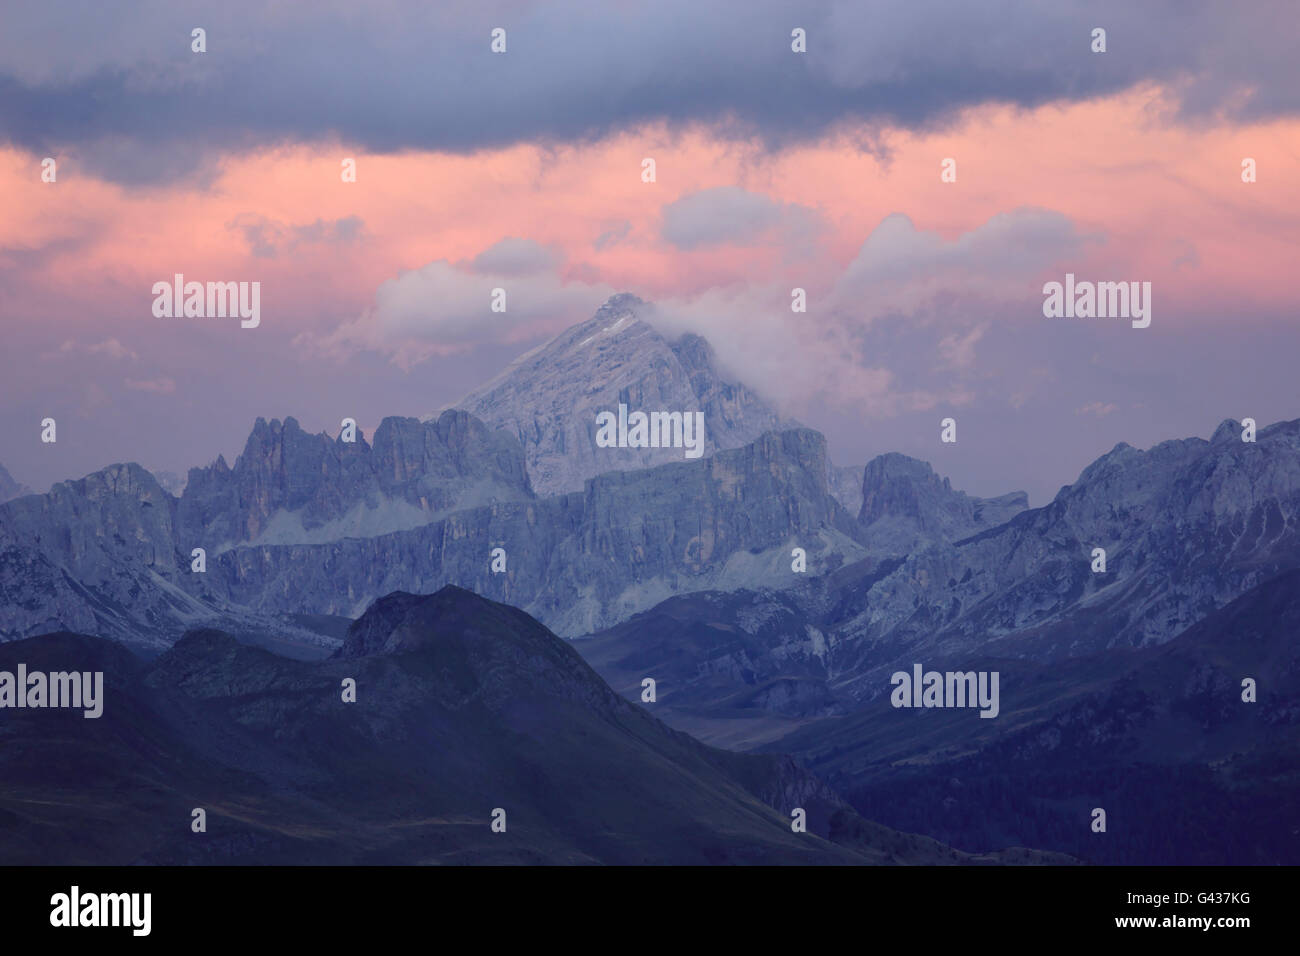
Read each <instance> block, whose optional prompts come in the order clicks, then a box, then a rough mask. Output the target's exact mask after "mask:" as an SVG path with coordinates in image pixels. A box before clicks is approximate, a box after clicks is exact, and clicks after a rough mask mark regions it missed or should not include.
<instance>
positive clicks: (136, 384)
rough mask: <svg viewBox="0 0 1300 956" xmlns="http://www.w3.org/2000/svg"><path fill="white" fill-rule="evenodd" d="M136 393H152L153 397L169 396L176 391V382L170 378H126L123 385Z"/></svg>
mask: <svg viewBox="0 0 1300 956" xmlns="http://www.w3.org/2000/svg"><path fill="white" fill-rule="evenodd" d="M123 384H125V385H126V387H127V388H129V389H131V390H132V391H136V392H153V393H154V394H155V395H170V394H172V393H173V392H175V391H176V382H175V381H174V380H173V379H170V378H148V379H135V378H128V379H126V380H125V382H124V383H123Z"/></svg>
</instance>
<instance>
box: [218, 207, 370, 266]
mask: <svg viewBox="0 0 1300 956" xmlns="http://www.w3.org/2000/svg"><path fill="white" fill-rule="evenodd" d="M226 228H227V229H234V230H236V231H238V232H241V233H243V235H244V241H245V242H247V243H248V251H249V252H251V253H252V254H253V256H254V257H255V258H258V259H274V258H276V257H277V256H279V255H280V253H282V252H292V251H293V250H295V249H297V248H299V247H300V246H304V245H312V244H316V243H331V244H347V243H351V242H355V241H357V240H358V239H359V238H361V237H362V235H363V234H364V232H365V223H364V222H363V221H362V220H361V218H360V217H359V216H344V217H342V218H340V219H335V220H333V221H331V222H326V221H325V220H323V219H317V220H316V221H315V222H309V223H305V224H303V225H298V226H294V225H289V224H288V223H283V222H278V221H276V220H274V219H268V218H266V217H265V216H258V215H255V214H253V213H242V214H240V215H238V216H236V217H235V218H234V219H232V220H231V221H230V222H228V223H226Z"/></svg>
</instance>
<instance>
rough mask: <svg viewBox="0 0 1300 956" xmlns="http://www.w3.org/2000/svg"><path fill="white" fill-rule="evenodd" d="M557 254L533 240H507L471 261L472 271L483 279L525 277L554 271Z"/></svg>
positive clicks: (485, 250)
mask: <svg viewBox="0 0 1300 956" xmlns="http://www.w3.org/2000/svg"><path fill="white" fill-rule="evenodd" d="M560 259H561V257H560V254H559V253H558V252H556V251H555V250H553V249H549V248H547V247H546V246H544V245H542V244H541V243H540V242H534V241H533V240H532V239H515V238H512V237H507V238H505V239H502V240H501V241H500V242H497V243H494V244H493V245H491V246H489V247H488V248H486V249H484V250H483V251H482V252H480V253H479V254H478V255H477V256H475V257H474V262H473V264H472V267H473V269H474V271H475V272H478V273H481V274H483V275H498V276H526V275H536V274H537V273H539V272H545V271H547V270H548V269H554V268H555V267H556V266H557V265H559V263H560Z"/></svg>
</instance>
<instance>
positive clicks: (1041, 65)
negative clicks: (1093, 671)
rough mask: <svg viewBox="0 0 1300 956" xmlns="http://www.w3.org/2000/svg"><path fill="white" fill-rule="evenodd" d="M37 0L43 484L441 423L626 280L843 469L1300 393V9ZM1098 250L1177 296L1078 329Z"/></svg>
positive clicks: (1007, 481)
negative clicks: (195, 288) (235, 289)
mask: <svg viewBox="0 0 1300 956" xmlns="http://www.w3.org/2000/svg"><path fill="white" fill-rule="evenodd" d="M0 16H3V21H4V23H3V27H4V28H3V30H0V196H3V204H2V205H0V329H2V330H3V335H4V348H3V352H2V353H0V355H2V357H0V436H2V437H3V443H2V444H0V463H3V464H4V465H5V466H6V467H7V468H8V469H9V471H10V472H11V473H12V474H13V476H14V477H15V478H16V479H17V480H19V481H20V482H24V483H26V484H28V485H29V486H31V487H33V488H36V489H37V490H44V489H45V488H48V486H49V485H50V483H51V482H54V481H59V480H63V479H67V478H72V477H79V476H81V475H84V474H86V473H88V472H90V471H94V470H96V469H98V468H101V467H103V466H105V465H107V464H110V463H112V462H117V461H138V462H140V463H141V464H143V465H145V466H146V467H150V468H153V469H163V470H171V471H176V472H181V473H183V472H184V471H185V470H186V469H188V468H189V467H191V466H196V465H202V464H206V463H208V462H210V461H212V460H213V459H215V457H216V456H217V454H218V453H221V454H224V455H225V456H226V458H227V461H233V459H234V457H235V456H236V455H237V454H238V452H239V451H240V449H241V448H242V447H243V443H244V441H245V439H246V437H247V435H248V432H249V430H250V429H251V427H252V424H253V421H254V420H255V419H256V418H257V417H259V416H261V417H265V418H268V419H269V418H273V417H276V418H283V417H285V416H288V415H292V416H294V417H296V418H297V419H298V420H299V422H300V423H301V424H302V425H303V427H305V428H308V429H309V430H312V431H320V430H326V431H329V432H330V433H331V434H335V433H337V431H338V428H339V422H340V421H341V419H343V418H344V417H352V418H355V419H356V420H357V421H358V422H359V423H360V424H361V426H362V428H363V429H364V430H365V431H366V432H367V433H370V432H372V431H373V428H374V426H375V425H376V424H378V422H379V421H380V419H382V418H383V417H384V416H386V415H424V414H427V413H429V412H430V411H432V410H434V409H437V408H440V407H442V406H445V405H447V404H450V403H453V402H455V401H456V400H457V399H458V398H460V397H461V396H462V395H464V394H465V393H467V392H468V391H470V390H471V389H473V388H474V387H475V386H477V385H479V384H481V383H482V382H483V381H485V380H486V379H488V378H490V377H491V376H492V375H494V374H496V373H497V372H498V371H500V369H501V368H503V367H504V366H505V365H506V364H507V363H508V362H509V361H510V360H511V359H512V358H514V357H515V356H517V355H518V354H520V353H522V352H523V351H525V350H527V349H529V348H532V347H534V346H536V345H538V344H540V343H541V342H544V341H545V340H546V339H548V338H549V337H551V336H553V335H555V334H557V333H559V332H560V331H562V330H563V329H565V328H567V327H568V326H571V325H574V324H576V323H578V322H581V321H584V320H586V319H587V318H589V317H590V316H591V314H592V313H593V312H594V311H595V309H596V308H598V307H599V305H600V304H601V303H602V302H603V301H604V300H605V299H606V298H608V297H609V296H610V295H612V294H615V293H618V292H632V293H634V294H636V295H638V296H640V297H641V298H642V299H645V300H647V301H649V302H652V303H654V307H655V311H654V316H655V318H654V321H655V323H656V324H657V325H658V326H659V327H660V328H661V329H662V330H663V331H665V332H666V333H669V334H677V333H678V332H682V331H695V332H698V333H700V334H702V335H704V336H705V337H706V338H708V339H709V341H710V342H711V343H712V344H713V346H714V348H715V350H716V352H717V354H718V357H719V360H720V362H721V363H722V364H723V366H724V367H725V368H726V369H727V370H728V371H729V373H730V374H732V375H733V376H734V377H735V378H737V379H739V380H741V381H743V382H745V383H746V384H747V385H749V386H750V387H751V388H753V389H755V390H756V391H758V392H759V393H761V394H763V395H765V396H767V397H768V398H769V399H770V400H771V401H772V402H773V403H775V404H776V405H778V407H779V408H780V409H781V410H782V411H783V412H784V413H785V414H787V415H789V416H790V417H792V418H796V419H798V420H799V421H802V422H804V423H806V424H808V425H811V426H813V427H816V428H818V429H820V430H822V431H823V432H825V434H826V435H827V437H828V440H829V443H830V450H831V455H832V457H833V458H834V460H835V461H836V463H837V464H844V465H849V464H853V465H859V464H862V463H864V462H865V461H866V460H867V459H868V458H870V457H871V456H873V455H876V454H881V453H884V452H888V451H900V452H903V453H905V454H909V455H915V456H916V457H919V458H923V459H925V460H927V461H930V462H931V463H932V464H933V465H934V466H935V468H936V469H937V470H938V471H939V472H940V473H941V474H945V475H948V476H950V477H951V478H952V481H953V484H954V485H955V486H956V487H959V488H963V489H965V490H968V491H970V492H972V493H974V494H981V495H994V494H1001V493H1004V492H1007V491H1011V490H1015V489H1023V490H1025V491H1027V492H1028V493H1029V495H1030V499H1031V503H1033V504H1034V505H1042V504H1045V503H1046V502H1047V501H1048V500H1050V498H1051V497H1052V496H1053V495H1054V494H1055V493H1056V491H1057V490H1058V489H1059V488H1060V487H1061V486H1062V485H1063V484H1066V483H1069V482H1071V481H1073V480H1074V479H1075V478H1076V477H1077V476H1078V474H1079V472H1080V471H1081V470H1082V469H1083V468H1084V467H1085V466H1086V465H1087V464H1088V463H1089V462H1090V461H1092V460H1093V459H1095V458H1096V457H1097V456H1099V455H1101V454H1104V453H1105V452H1106V451H1108V450H1110V448H1112V447H1113V446H1114V445H1115V444H1117V443H1118V442H1127V443H1129V444H1131V445H1134V446H1137V447H1140V448H1145V447H1149V446H1151V445H1153V444H1155V443H1157V442H1159V441H1162V440H1166V439H1170V438H1183V437H1188V436H1193V435H1198V436H1201V437H1208V436H1209V434H1210V433H1211V432H1212V431H1213V430H1214V428H1215V426H1216V425H1217V424H1218V423H1219V422H1220V421H1222V420H1223V419H1225V418H1236V419H1239V418H1242V417H1247V416H1249V417H1253V418H1255V419H1256V420H1257V421H1258V422H1259V424H1260V425H1261V426H1262V425H1264V424H1268V423H1272V422H1274V421H1279V420H1288V419H1294V418H1297V417H1300V389H1298V388H1297V385H1296V382H1297V374H1296V369H1295V362H1296V357H1297V356H1300V296H1298V295H1297V293H1296V290H1295V287H1294V284H1293V279H1294V272H1295V263H1296V260H1297V256H1296V250H1297V249H1300V65H1298V64H1297V58H1296V57H1295V55H1294V51H1295V49H1296V47H1297V41H1298V40H1300V13H1297V11H1296V8H1295V6H1294V4H1291V3H1266V2H1245V3H1222V4H1219V3H1191V2H1146V3H1142V4H1133V3H1131V2H1123V3H1096V2H1092V3H1073V2H1059V3H1052V4H1041V3H1032V2H1011V0H994V2H988V3H980V4H972V3H969V2H967V0H945V2H938V0H932V2H923V0H914V2H908V3H891V4H884V3H864V2H849V3H808V2H802V3H787V2H764V0H744V2H732V0H719V2H711V3H707V4H701V3H698V2H690V3H686V2H677V0H665V2H659V3H655V4H633V3H595V2H592V3H585V4H579V3H566V2H559V3H546V4H534V3H493V2H476V3H473V4H457V3H440V4H436V5H429V4H423V3H399V2H391V0H389V2H384V0H381V2H370V3H367V4H356V3H352V2H347V3H343V2H329V0H326V2H317V3H312V4H310V5H297V4H272V5H268V4H264V3H252V2H242V0H226V2H222V3H219V4H217V3H213V4H186V3H177V2H141V3H136V4H131V5H129V6H117V5H113V6H108V5H92V4H80V3H63V2H50V3H45V4H40V5H24V6H22V7H18V6H9V7H7V8H6V9H5V11H4V12H3V14H0ZM195 28H202V29H203V30H204V31H205V34H204V45H205V50H204V51H203V52H196V51H195V50H194V49H193V46H194V43H195V40H194V38H193V32H192V31H193V30H194V29H195ZM498 28H499V29H501V30H504V31H505V33H504V40H505V52H494V51H493V49H492V44H493V31H494V30H496V29H498ZM1097 28H1102V29H1104V30H1105V31H1106V32H1105V45H1106V48H1105V51H1104V52H1094V50H1093V47H1094V45H1096V40H1095V39H1094V30H1096V29H1097ZM796 29H799V30H802V31H803V35H804V37H805V46H806V50H805V52H796V51H795V50H794V49H792V45H794V44H795V41H794V40H793V39H792V31H794V30H796ZM47 158H48V159H51V160H53V161H54V177H53V178H54V181H52V182H50V181H46V179H48V178H49V177H48V174H47V173H46V170H47V167H48V164H44V163H43V161H44V160H46V159H47ZM647 159H652V160H653V161H654V172H655V175H654V180H653V181H652V182H647V181H645V176H644V175H643V171H644V168H645V160H647ZM1247 159H1250V160H1253V161H1254V163H1253V168H1254V177H1253V179H1254V181H1250V182H1247V181H1244V179H1243V161H1245V160H1247ZM945 160H952V163H951V164H949V167H948V168H950V169H955V180H954V181H945V179H944V177H943V175H942V173H943V170H944V168H945V167H944V163H945ZM348 161H351V162H353V163H354V164H355V170H356V176H355V182H348V181H345V177H344V176H343V175H342V171H343V168H344V164H345V163H346V162H348ZM43 174H45V175H44V176H43ZM948 178H949V179H953V177H951V176H949V177H948ZM177 273H180V274H183V275H184V276H185V278H186V280H187V281H200V282H206V281H222V282H225V281H233V282H254V281H255V282H259V283H260V289H261V321H260V324H259V325H258V326H257V327H256V328H242V327H241V324H240V322H239V320H238V319H237V318H198V317H190V318H167V317H162V318H160V317H158V316H156V315H155V314H154V310H153V304H154V293H153V287H154V284H155V283H156V282H159V281H164V282H170V281H172V277H173V276H174V275H175V274H177ZM1067 273H1071V274H1074V275H1075V276H1076V277H1077V278H1078V279H1079V280H1080V281H1133V282H1142V283H1145V282H1149V283H1150V284H1151V324H1150V325H1149V327H1147V328H1140V329H1139V328H1133V327H1132V325H1131V323H1130V322H1129V321H1127V320H1126V319H1114V318H1104V319H1103V318H1085V319H1080V318H1069V319H1067V318H1048V317H1045V316H1044V314H1043V302H1044V294H1043V286H1044V283H1046V282H1050V281H1064V277H1065V275H1066V274H1067ZM494 288H504V289H506V291H507V306H506V311H505V312H504V313H502V312H493V311H491V310H490V298H491V290H492V289H494ZM795 288H799V289H803V290H804V292H805V295H806V300H807V311H806V312H801V313H796V312H793V311H792V310H791V301H792V298H791V297H792V290H793V289H795ZM47 417H52V418H54V419H55V420H56V422H57V428H58V432H57V436H58V440H57V441H56V442H55V443H53V444H49V443H43V442H42V441H41V422H42V420H43V419H45V418H47ZM948 417H952V418H954V419H956V421H957V438H958V440H957V442H956V443H955V444H943V443H941V442H940V440H939V436H940V421H941V420H942V419H944V418H948Z"/></svg>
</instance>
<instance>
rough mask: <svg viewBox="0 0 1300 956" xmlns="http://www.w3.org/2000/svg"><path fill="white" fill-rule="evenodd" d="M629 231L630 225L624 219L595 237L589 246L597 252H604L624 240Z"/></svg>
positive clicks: (630, 229)
mask: <svg viewBox="0 0 1300 956" xmlns="http://www.w3.org/2000/svg"><path fill="white" fill-rule="evenodd" d="M631 231H632V223H631V222H630V221H628V220H626V219H623V220H620V221H619V222H616V223H614V224H613V225H611V226H610V227H609V228H608V229H606V230H605V231H604V232H602V233H601V234H600V235H599V236H597V237H596V239H595V241H594V242H592V244H591V246H592V248H593V249H595V250H596V251H597V252H604V251H605V250H606V249H610V248H612V247H614V246H616V245H618V244H619V243H620V242H622V241H623V240H624V239H626V238H627V236H628V233H630V232H631Z"/></svg>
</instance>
